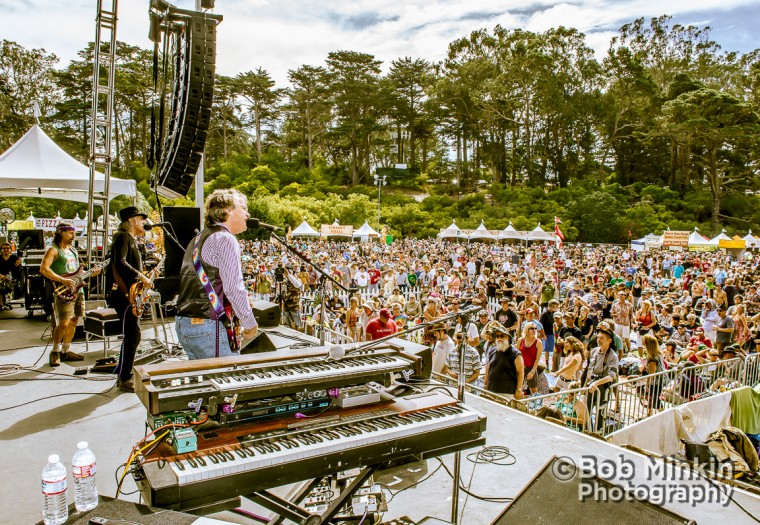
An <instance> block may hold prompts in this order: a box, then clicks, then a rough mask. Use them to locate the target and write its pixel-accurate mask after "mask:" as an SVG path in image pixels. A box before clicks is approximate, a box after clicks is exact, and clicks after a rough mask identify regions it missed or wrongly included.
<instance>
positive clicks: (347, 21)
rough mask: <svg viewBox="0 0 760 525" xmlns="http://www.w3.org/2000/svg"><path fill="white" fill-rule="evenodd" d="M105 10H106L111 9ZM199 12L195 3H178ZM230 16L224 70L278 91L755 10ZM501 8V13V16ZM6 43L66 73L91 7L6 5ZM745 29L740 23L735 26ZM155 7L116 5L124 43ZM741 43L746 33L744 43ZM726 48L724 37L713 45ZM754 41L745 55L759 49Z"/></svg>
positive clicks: (393, 5) (348, 10) (394, 10)
mask: <svg viewBox="0 0 760 525" xmlns="http://www.w3.org/2000/svg"><path fill="white" fill-rule="evenodd" d="M106 3H108V2H106ZM173 3H174V4H175V5H177V6H178V7H181V8H185V9H192V8H193V7H194V5H195V1H194V0H174V2H173ZM216 4H217V9H216V12H217V13H218V14H221V15H223V16H224V21H223V22H222V24H221V25H220V27H219V33H218V34H219V37H218V49H217V69H218V71H219V72H220V73H222V74H226V75H234V74H236V73H238V72H241V71H246V70H249V69H254V68H257V67H262V68H264V69H266V70H267V71H269V72H270V74H271V75H272V76H273V77H274V78H275V80H276V81H277V82H278V84H280V85H284V84H285V83H286V78H287V71H288V69H293V68H296V67H299V66H300V65H302V64H312V65H321V64H323V63H324V60H325V58H326V57H327V54H328V53H329V52H330V51H335V50H339V49H350V50H355V51H362V52H366V53H371V54H373V55H375V56H376V57H377V58H378V59H380V60H383V61H384V62H385V67H386V68H387V65H388V64H389V63H390V61H391V60H394V59H396V58H399V57H403V56H412V57H414V58H425V59H427V60H430V61H435V60H440V59H442V58H443V57H444V56H445V55H446V52H447V47H448V44H449V43H450V42H451V41H453V40H454V39H456V38H460V37H464V36H467V35H468V34H469V33H470V32H472V31H474V30H477V29H480V28H487V29H489V30H490V29H492V28H493V27H494V26H495V25H496V24H501V25H502V26H504V27H507V28H522V29H527V30H532V31H545V30H547V29H550V28H552V27H557V26H559V25H564V26H566V27H575V28H577V29H578V30H580V31H582V32H584V33H585V34H586V35H587V44H588V45H589V46H590V47H592V48H593V49H594V50H595V51H596V53H597V57H599V58H601V57H602V56H604V54H605V52H606V50H607V47H608V46H609V39H610V38H611V37H612V36H614V34H616V31H617V29H618V28H619V26H621V25H622V24H624V23H627V22H630V21H632V20H634V19H635V18H638V17H642V16H643V17H647V18H649V17H653V16H659V15H661V14H664V13H665V12H667V13H668V14H673V15H677V16H681V17H682V18H683V17H684V16H686V17H689V16H690V15H689V13H694V15H693V16H691V17H690V18H692V19H694V20H708V19H709V18H710V16H708V15H706V13H707V14H709V13H721V12H722V13H725V12H730V10H731V9H736V8H744V9H746V8H748V7H749V6H752V5H754V4H755V0H721V1H718V0H670V1H669V2H667V3H666V4H665V3H663V2H662V1H661V0H634V1H633V2H630V1H626V0H570V1H558V0H536V1H534V2H530V3H527V4H526V2H525V1H524V0H506V1H502V2H498V3H495V2H493V0H433V1H432V2H431V1H430V0H406V1H403V2H401V1H398V0H387V1H385V2H377V1H376V0H372V1H370V0H352V1H351V2H347V1H337V0H332V1H330V0H217V2H216ZM497 6H498V7H497ZM0 12H2V13H3V17H2V20H1V21H0V38H5V39H8V40H15V41H17V42H19V43H20V44H21V45H23V46H25V47H36V48H37V47H43V48H45V49H46V50H47V51H49V52H54V53H55V54H57V55H58V56H59V57H60V58H61V59H62V63H63V64H66V63H67V62H68V61H69V60H71V59H74V58H76V53H77V51H79V50H81V49H83V48H84V47H85V45H86V44H87V42H89V41H91V40H93V38H94V34H95V23H94V19H95V2H93V1H92V0H69V1H68V2H61V1H60V0H55V1H54V0H26V1H23V0H0ZM738 22H740V20H737V23H738ZM147 33H148V0H128V1H122V2H120V4H119V27H118V37H119V39H120V40H123V41H126V42H128V43H130V44H133V45H139V46H141V47H145V48H150V47H151V43H150V41H149V40H148V37H147ZM740 34H741V33H740ZM714 36H715V37H716V38H719V36H720V35H719V34H715V35H714ZM752 38H753V37H752V34H751V32H750V31H747V34H746V42H747V44H746V47H747V49H746V50H748V49H749V48H751V47H754V45H752V43H751V39H752Z"/></svg>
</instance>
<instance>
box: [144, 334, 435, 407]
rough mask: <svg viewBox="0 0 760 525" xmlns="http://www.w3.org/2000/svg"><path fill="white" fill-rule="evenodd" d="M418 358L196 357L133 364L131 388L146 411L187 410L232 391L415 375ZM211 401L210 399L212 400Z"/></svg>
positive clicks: (261, 393)
mask: <svg viewBox="0 0 760 525" xmlns="http://www.w3.org/2000/svg"><path fill="white" fill-rule="evenodd" d="M422 361H423V359H422V358H421V357H419V356H415V355H409V354H405V353H402V352H399V350H398V349H397V348H396V347H394V346H391V345H384V346H378V347H373V348H370V349H366V350H361V351H357V352H355V353H350V354H349V355H347V356H346V357H345V358H343V359H341V360H331V359H330V358H329V352H328V348H327V347H316V348H311V349H306V350H299V351H298V352H297V353H296V352H293V351H287V352H286V351H275V352H267V353H264V354H253V355H246V356H234V357H224V358H215V359H199V360H196V361H186V362H182V363H161V364H156V365H150V366H138V367H135V393H136V394H137V396H138V397H139V398H140V400H141V401H142V402H143V404H144V405H145V407H146V408H147V409H148V413H149V414H151V415H154V416H155V415H160V414H162V413H166V412H172V411H181V410H187V409H188V406H190V404H191V403H194V402H197V400H198V399H201V400H203V402H204V403H206V402H208V401H209V400H210V399H211V398H214V399H215V400H219V402H220V403H221V400H222V399H223V398H224V397H225V396H230V395H233V394H236V395H237V396H238V397H237V399H238V400H239V401H241V402H242V401H247V400H254V399H261V398H268V397H277V396H284V395H290V394H295V393H303V392H304V391H309V390H314V389H318V390H320V391H325V390H327V389H329V388H340V387H344V386H350V385H356V384H366V383H369V382H372V381H374V382H376V383H380V384H384V385H388V384H390V382H391V379H392V378H393V375H394V374H399V375H401V374H407V375H418V374H419V372H420V370H422V369H423V368H424V366H425V365H424V364H423V362H422ZM212 404H213V403H212Z"/></svg>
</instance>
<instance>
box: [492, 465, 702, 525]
mask: <svg viewBox="0 0 760 525" xmlns="http://www.w3.org/2000/svg"><path fill="white" fill-rule="evenodd" d="M555 473H562V478H563V480H562V481H560V480H559V479H557V475H556V474H555ZM571 476H572V477H571ZM565 479H567V481H565ZM587 484H588V485H587ZM585 487H589V488H590V489H593V491H594V492H592V494H598V493H599V491H597V489H598V488H599V489H601V491H606V492H605V493H608V494H612V493H613V491H624V490H625V489H623V488H622V487H619V486H617V485H613V484H612V483H610V482H608V481H606V480H604V479H602V478H599V477H595V476H592V475H590V474H584V475H583V476H581V474H580V473H579V472H578V469H577V468H576V466H575V465H573V464H572V463H570V462H568V461H566V460H564V459H562V458H558V457H557V456H554V457H552V459H550V460H549V462H548V463H547V464H546V465H544V467H543V468H542V469H541V470H540V471H539V473H538V474H536V476H535V477H534V478H533V479H532V480H531V481H530V482H529V483H528V484H527V485H526V486H525V487H524V488H523V489H522V491H521V492H520V493H519V494H518V495H517V497H515V499H514V501H512V503H510V504H509V506H508V507H507V508H506V509H504V511H503V512H502V513H501V514H500V515H499V516H498V517H497V518H496V520H494V521H493V522H492V523H491V525H507V524H509V525H512V524H515V523H543V524H545V525H569V524H574V523H583V524H586V525H610V524H611V523H614V524H615V525H641V524H644V523H656V524H657V525H696V522H694V521H692V520H690V519H688V518H685V517H683V516H679V515H678V514H676V513H674V512H671V511H669V510H668V509H666V508H663V507H660V506H658V505H655V504H654V503H650V502H648V501H642V500H637V499H635V498H622V501H616V500H613V499H609V500H607V501H602V500H599V501H597V500H596V499H595V498H594V497H592V496H589V497H587V498H581V497H579V495H580V494H582V492H581V490H582V489H584V488H585Z"/></svg>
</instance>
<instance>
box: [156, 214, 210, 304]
mask: <svg viewBox="0 0 760 525" xmlns="http://www.w3.org/2000/svg"><path fill="white" fill-rule="evenodd" d="M163 211H164V218H163V219H164V222H168V223H169V224H171V225H172V230H173V233H174V234H175V236H176V237H177V240H178V241H179V244H180V246H177V245H176V244H175V243H174V241H172V240H171V239H169V238H168V237H167V236H166V235H164V247H165V249H166V261H165V262H164V275H166V276H167V277H174V276H178V275H179V269H180V267H181V266H182V257H184V255H185V249H186V248H187V245H188V244H189V243H190V241H192V240H193V238H194V237H195V236H196V235H197V232H199V231H201V210H200V209H199V208H184V207H179V206H164V208H163ZM162 297H163V296H162ZM170 299H171V297H166V300H167V301H168V300H170Z"/></svg>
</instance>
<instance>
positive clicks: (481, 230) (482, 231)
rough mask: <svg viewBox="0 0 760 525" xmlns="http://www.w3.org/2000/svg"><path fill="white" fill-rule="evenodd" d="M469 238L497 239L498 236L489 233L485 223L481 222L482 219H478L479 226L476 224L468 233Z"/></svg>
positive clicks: (480, 239)
mask: <svg viewBox="0 0 760 525" xmlns="http://www.w3.org/2000/svg"><path fill="white" fill-rule="evenodd" d="M470 239H472V240H477V241H498V240H499V238H498V237H496V235H494V234H493V233H491V232H490V231H489V230H488V229H487V228H486V225H485V224H483V221H480V226H478V227H477V228H476V229H475V230H473V232H472V233H471V234H470Z"/></svg>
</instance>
